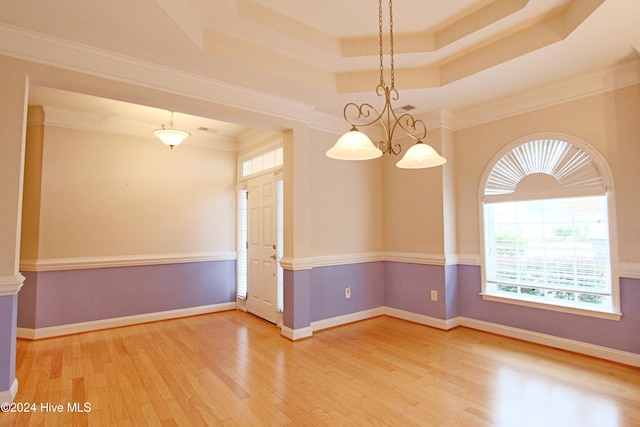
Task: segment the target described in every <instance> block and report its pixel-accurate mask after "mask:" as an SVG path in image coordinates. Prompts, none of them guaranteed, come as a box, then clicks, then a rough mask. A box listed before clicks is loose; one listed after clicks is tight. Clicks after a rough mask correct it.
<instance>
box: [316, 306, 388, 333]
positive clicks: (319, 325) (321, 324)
mask: <svg viewBox="0 0 640 427" xmlns="http://www.w3.org/2000/svg"><path fill="white" fill-rule="evenodd" d="M384 314H385V308H384V307H378V308H373V309H371V310H364V311H359V312H357V313H350V314H345V315H343V316H336V317H331V318H329V319H322V320H318V321H315V322H311V330H312V331H313V332H316V331H321V330H322V329H327V328H334V327H336V326H341V325H346V324H347V323H353V322H358V321H360V320H365V319H370V318H372V317H377V316H382V315H384Z"/></svg>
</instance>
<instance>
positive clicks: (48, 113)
mask: <svg viewBox="0 0 640 427" xmlns="http://www.w3.org/2000/svg"><path fill="white" fill-rule="evenodd" d="M42 108H43V110H44V118H43V120H42V121H41V122H40V121H35V120H34V121H33V122H29V123H28V125H29V126H33V125H38V124H41V125H44V126H54V127H61V128H67V129H75V130H81V131H87V132H100V133H105V134H112V135H123V136H132V137H136V138H145V139H153V140H157V138H156V137H155V136H154V135H153V133H152V131H153V129H156V128H158V126H157V125H153V124H150V123H145V122H141V121H135V120H128V119H125V118H122V117H105V116H104V115H100V114H93V113H88V112H86V111H76V110H69V109H64V108H59V107H50V106H47V105H43V106H42ZM184 144H185V145H189V146H198V147H204V148H212V149H216V150H223V151H236V150H237V142H236V140H235V139H234V138H229V137H225V136H223V135H215V134H213V135H207V136H201V135H200V134H198V133H192V134H191V136H190V137H189V139H188V140H186V141H185V142H184Z"/></svg>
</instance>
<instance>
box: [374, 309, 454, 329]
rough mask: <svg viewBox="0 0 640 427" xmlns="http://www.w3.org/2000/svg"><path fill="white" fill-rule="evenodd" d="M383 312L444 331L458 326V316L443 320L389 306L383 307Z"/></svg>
mask: <svg viewBox="0 0 640 427" xmlns="http://www.w3.org/2000/svg"><path fill="white" fill-rule="evenodd" d="M384 314H386V315H387V316H390V317H396V318H398V319H403V320H408V321H410V322H414V323H419V324H421V325H425V326H431V327H432V328H438V329H443V330H445V331H448V330H449V329H453V328H455V327H457V326H460V317H456V318H453V319H449V320H444V319H438V318H436V317H431V316H426V315H424V314H417V313H412V312H410V311H404V310H399V309H397V308H391V307H384Z"/></svg>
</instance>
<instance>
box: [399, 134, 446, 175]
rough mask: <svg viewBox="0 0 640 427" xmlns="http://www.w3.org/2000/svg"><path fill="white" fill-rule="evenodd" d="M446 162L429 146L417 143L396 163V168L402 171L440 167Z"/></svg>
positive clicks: (420, 142)
mask: <svg viewBox="0 0 640 427" xmlns="http://www.w3.org/2000/svg"><path fill="white" fill-rule="evenodd" d="M446 162H447V159H445V158H444V157H442V156H440V155H439V154H438V153H437V152H436V150H434V149H433V148H431V146H430V145H427V144H425V143H424V142H422V141H418V142H416V144H415V145H414V146H412V147H411V148H409V150H407V154H405V155H404V157H403V158H402V159H400V161H399V162H398V163H396V166H397V167H399V168H402V169H422V168H431V167H434V166H440V165H443V164H445V163H446Z"/></svg>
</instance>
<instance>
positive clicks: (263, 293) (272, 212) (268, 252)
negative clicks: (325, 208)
mask: <svg viewBox="0 0 640 427" xmlns="http://www.w3.org/2000/svg"><path fill="white" fill-rule="evenodd" d="M248 190H249V201H248V207H247V208H248V218H247V219H248V230H247V231H248V233H247V234H248V248H247V259H248V264H249V265H248V274H247V311H248V312H249V313H253V314H255V315H256V316H259V317H262V318H263V319H265V320H268V321H269V322H272V323H277V320H278V278H277V268H278V255H277V254H278V251H277V246H276V245H277V242H278V234H277V222H276V220H277V191H276V182H275V180H274V179H273V175H272V174H266V175H262V176H259V177H256V178H253V179H250V180H249V185H248Z"/></svg>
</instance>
